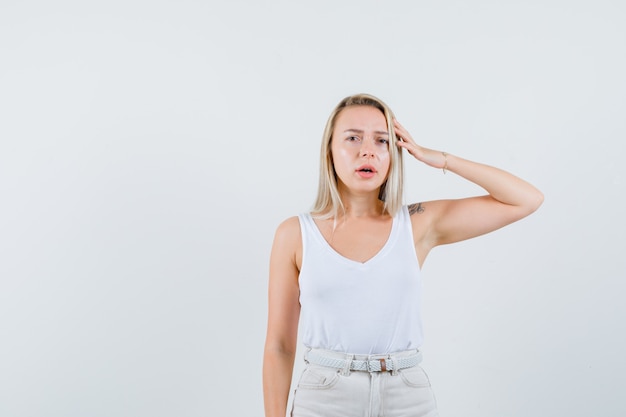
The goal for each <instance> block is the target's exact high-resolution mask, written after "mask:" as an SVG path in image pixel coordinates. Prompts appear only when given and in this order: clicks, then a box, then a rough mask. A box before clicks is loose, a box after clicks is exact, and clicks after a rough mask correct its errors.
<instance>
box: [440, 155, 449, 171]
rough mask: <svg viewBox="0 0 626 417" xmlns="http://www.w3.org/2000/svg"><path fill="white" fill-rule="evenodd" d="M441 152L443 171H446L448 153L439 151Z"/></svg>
mask: <svg viewBox="0 0 626 417" xmlns="http://www.w3.org/2000/svg"><path fill="white" fill-rule="evenodd" d="M441 154H442V155H443V158H444V160H445V162H444V164H443V173H444V174H445V173H446V170H447V169H448V154H447V153H446V152H441Z"/></svg>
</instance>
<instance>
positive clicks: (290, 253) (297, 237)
mask: <svg viewBox="0 0 626 417" xmlns="http://www.w3.org/2000/svg"><path fill="white" fill-rule="evenodd" d="M272 254H273V258H277V259H289V260H290V261H291V262H293V264H294V265H295V266H296V267H297V268H298V270H299V269H300V265H301V260H302V232H301V231H300V220H298V217H297V216H294V217H289V218H288V219H286V220H284V221H283V222H282V223H281V224H280V225H278V228H276V234H275V235H274V245H273V247H272Z"/></svg>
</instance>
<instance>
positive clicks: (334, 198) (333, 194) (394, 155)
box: [312, 94, 403, 219]
mask: <svg viewBox="0 0 626 417" xmlns="http://www.w3.org/2000/svg"><path fill="white" fill-rule="evenodd" d="M349 106H372V107H374V108H377V109H378V110H380V111H381V112H382V113H383V115H384V116H385V120H386V121H387V131H388V132H389V156H390V165H389V172H388V174H387V179H386V180H385V182H384V183H383V185H382V186H381V187H380V193H379V196H378V198H379V199H380V200H381V201H383V203H384V206H383V208H384V211H386V212H387V213H388V214H389V215H391V216H394V215H395V214H396V213H397V212H398V210H400V207H402V190H403V168H402V149H400V148H399V147H398V146H397V145H396V141H397V138H396V134H395V132H394V129H393V119H394V116H393V112H392V111H391V109H390V108H389V106H387V105H386V104H385V103H384V102H383V101H382V100H380V99H378V98H376V97H374V96H372V95H369V94H356V95H353V96H349V97H346V98H344V99H343V100H341V101H340V102H339V104H337V106H336V107H335V109H334V110H333V111H332V113H331V114H330V117H329V118H328V121H327V122H326V127H325V128H324V134H323V136H322V149H321V154H320V177H319V186H318V189H317V198H316V200H315V204H314V206H313V210H312V211H313V213H315V215H316V217H318V218H323V219H324V218H335V219H337V216H338V214H340V213H341V214H345V212H346V209H345V207H344V205H343V202H342V201H341V196H340V195H339V190H338V188H337V174H336V172H335V167H334V163H333V156H332V152H331V149H330V143H331V141H332V135H333V130H334V129H335V121H336V120H337V116H338V115H339V113H340V112H341V111H342V110H343V109H345V108H346V107H349Z"/></svg>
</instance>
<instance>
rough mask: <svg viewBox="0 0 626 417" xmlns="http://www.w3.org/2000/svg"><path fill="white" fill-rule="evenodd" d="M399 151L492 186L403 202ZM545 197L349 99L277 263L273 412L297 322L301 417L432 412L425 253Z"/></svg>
mask: <svg viewBox="0 0 626 417" xmlns="http://www.w3.org/2000/svg"><path fill="white" fill-rule="evenodd" d="M402 149H405V150H406V151H407V152H408V154H409V155H410V156H411V157H412V158H414V159H416V160H417V161H419V162H421V163H424V164H426V165H428V166H430V167H433V168H436V169H441V170H444V172H446V171H449V172H453V173H455V174H456V175H459V176H461V177H463V178H465V179H466V180H468V181H471V182H473V183H475V184H477V185H479V186H480V187H482V188H483V189H484V190H485V191H486V192H487V194H486V195H482V196H476V197H471V198H463V199H450V200H438V201H429V202H422V203H416V204H410V205H407V206H403V205H402V175H403V169H402ZM542 202H543V195H542V194H541V192H540V191H538V190H537V189H536V188H535V187H533V186H532V185H531V184H529V183H527V182H526V181H524V180H521V179H520V178H517V177H515V176H513V175H511V174H509V173H508V172H505V171H503V170H500V169H498V168H494V167H491V166H487V165H483V164H479V163H476V162H471V161H468V160H465V159H462V158H460V157H458V156H455V155H452V154H448V153H446V152H442V151H436V150H432V149H427V148H424V147H422V146H420V145H419V144H418V143H416V142H415V140H413V138H412V137H411V135H410V134H409V132H407V130H406V129H405V128H404V127H403V126H402V125H401V124H400V123H399V122H398V121H397V120H396V119H395V118H394V116H393V113H392V112H391V110H390V109H389V107H388V106H387V105H386V104H384V103H383V102H382V101H381V100H379V99H377V98H376V97H373V96H370V95H366V94H359V95H355V96H350V97H347V98H345V99H344V100H342V101H341V102H340V103H339V104H338V105H337V107H336V108H335V109H334V111H333V112H332V113H331V115H330V118H329V119H328V122H327V124H326V129H325V131H324V135H323V139H322V154H321V171H320V182H319V189H318V195H317V200H316V202H315V206H314V207H313V210H312V212H311V213H306V214H301V215H300V216H297V217H292V218H289V219H287V220H286V221H284V222H283V223H282V224H281V225H280V226H279V227H278V229H277V231H276V236H275V239H274V244H273V247H272V254H271V259H270V277H269V312H268V327H267V338H266V342H265V354H264V364H263V386H264V398H265V415H266V417H284V416H285V413H286V409H287V399H288V395H289V389H290V385H291V379H292V372H293V364H294V356H295V351H296V339H297V332H298V327H299V326H300V330H301V332H302V341H303V343H304V345H305V347H306V353H305V362H306V368H305V370H304V372H303V374H302V375H301V377H300V379H299V382H298V386H297V389H296V392H295V395H294V401H293V405H292V410H291V415H292V416H294V417H321V416H325V417H330V416H337V417H351V416H354V417H357V416H358V417H364V416H385V417H394V416H415V417H418V416H429V417H430V416H436V415H438V414H437V407H436V404H435V400H434V396H433V393H432V390H431V387H430V383H429V381H428V377H427V376H426V374H425V373H424V370H423V369H422V368H421V367H420V365H419V363H420V361H421V354H420V351H419V348H420V345H421V344H422V340H423V335H422V326H421V317H420V281H421V276H420V269H421V266H422V265H423V263H424V261H425V260H426V257H427V255H428V253H429V252H430V250H431V249H432V248H434V247H435V246H438V245H443V244H448V243H453V242H458V241H461V240H465V239H469V238H472V237H475V236H479V235H482V234H485V233H489V232H491V231H493V230H496V229H498V228H500V227H503V226H506V225H508V224H510V223H513V222H515V221H517V220H519V219H521V218H523V217H525V216H527V215H529V214H531V213H532V212H534V211H535V210H536V209H537V208H538V207H539V206H540V205H541V203H542Z"/></svg>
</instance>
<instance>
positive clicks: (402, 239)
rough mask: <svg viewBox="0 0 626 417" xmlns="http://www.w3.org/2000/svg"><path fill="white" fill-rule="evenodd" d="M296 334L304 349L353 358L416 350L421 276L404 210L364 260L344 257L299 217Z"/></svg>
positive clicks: (307, 216) (420, 336) (310, 222)
mask: <svg viewBox="0 0 626 417" xmlns="http://www.w3.org/2000/svg"><path fill="white" fill-rule="evenodd" d="M298 218H299V220H300V229H301V233H302V265H301V268H300V276H299V284H300V306H301V310H300V331H301V333H302V341H303V343H304V345H305V346H307V347H310V348H319V349H327V350H333V351H337V352H343V353H353V354H387V353H393V352H399V351H403V350H409V349H416V348H418V347H419V346H420V345H421V343H422V339H423V334H422V323H421V316H420V304H421V303H420V294H421V277H420V267H419V262H418V260H417V255H416V253H415V246H414V243H413V231H412V229H411V219H410V216H409V212H408V209H407V207H406V206H403V207H402V208H401V209H400V210H399V212H398V214H396V216H395V217H394V218H393V223H392V226H391V233H390V234H389V238H388V239H387V242H386V243H385V245H384V246H383V248H382V249H381V250H380V251H379V252H378V253H377V254H376V255H375V256H374V257H373V258H371V259H369V260H368V261H366V262H363V263H362V262H357V261H353V260H351V259H348V258H346V257H344V256H342V255H340V254H339V253H338V252H336V251H335V250H334V249H333V248H332V247H331V246H330V245H329V244H328V242H327V241H326V240H325V239H324V237H323V236H322V233H321V232H320V230H319V228H318V227H317V225H316V224H315V222H314V221H313V218H312V217H311V215H310V214H309V213H306V214H300V215H299V216H298Z"/></svg>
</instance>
